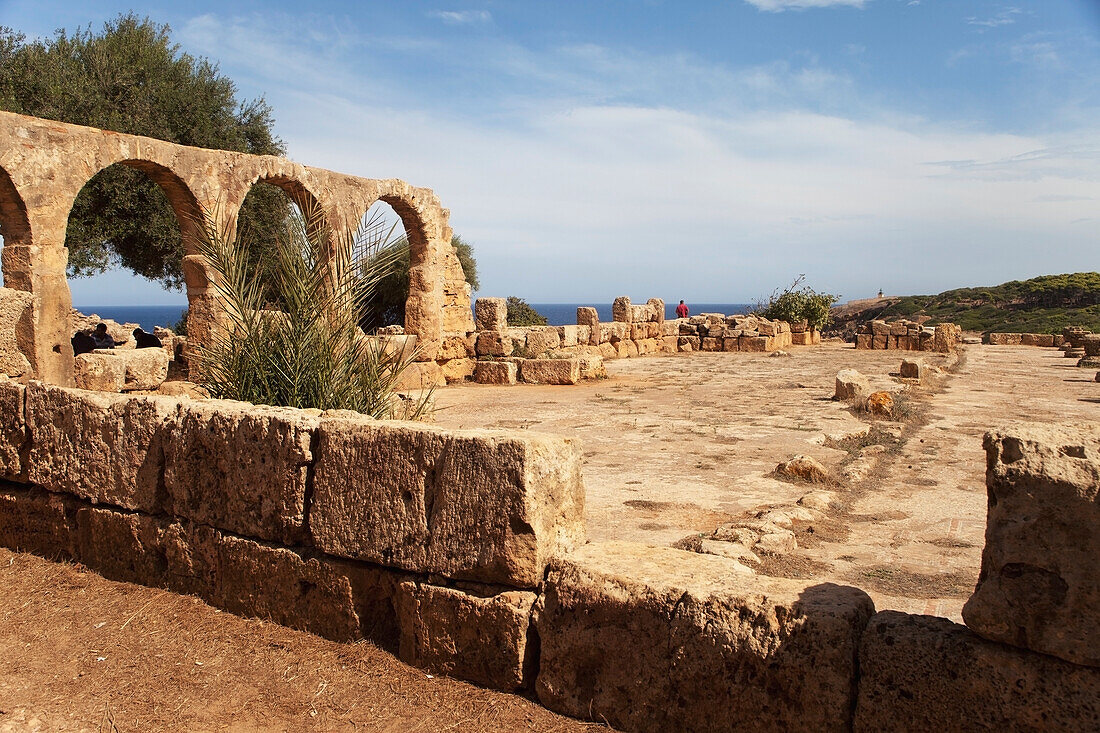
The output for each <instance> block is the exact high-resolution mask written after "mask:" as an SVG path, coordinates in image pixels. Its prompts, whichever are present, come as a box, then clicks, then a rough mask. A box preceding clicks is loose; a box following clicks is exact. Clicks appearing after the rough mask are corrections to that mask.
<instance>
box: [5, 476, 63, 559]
mask: <svg viewBox="0 0 1100 733" xmlns="http://www.w3.org/2000/svg"><path fill="white" fill-rule="evenodd" d="M69 503H70V502H69V501H67V500H66V499H65V498H64V497H62V496H61V495H60V494H54V493H50V492H48V491H43V490H42V489H39V488H36V487H21V486H16V485H14V484H5V485H0V546H3V547H7V548H9V549H12V550H17V551H19V552H31V553H34V554H35V555H40V556H42V557H47V558H50V559H64V560H69V559H72V558H73V538H72V526H71V524H70V521H69V518H68V513H67V512H66V507H67V505H68V504H69Z"/></svg>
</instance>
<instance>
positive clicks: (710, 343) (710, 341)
mask: <svg viewBox="0 0 1100 733" xmlns="http://www.w3.org/2000/svg"><path fill="white" fill-rule="evenodd" d="M700 350H701V351H721V350H722V342H721V341H719V340H718V339H716V338H712V337H710V336H707V337H706V338H704V339H703V342H702V347H701V348H700Z"/></svg>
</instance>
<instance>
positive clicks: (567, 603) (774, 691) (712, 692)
mask: <svg viewBox="0 0 1100 733" xmlns="http://www.w3.org/2000/svg"><path fill="white" fill-rule="evenodd" d="M737 565H738V564H737V563H736V561H734V560H731V559H728V558H724V557H718V556H715V555H704V554H698V553H694V552H683V551H680V550H674V549H672V548H663V547H650V546H645V545H638V544H633V543H627V542H607V543H598V544H589V545H585V546H584V547H582V548H580V549H579V550H577V551H576V552H574V553H573V554H571V555H566V556H559V557H557V558H555V559H554V561H553V562H552V563H551V566H550V571H549V573H548V575H547V580H546V586H545V594H544V604H545V605H544V608H543V610H542V612H541V614H540V615H539V617H538V619H537V621H536V624H537V627H538V632H539V638H540V640H541V658H540V665H539V674H538V680H537V682H536V690H537V693H538V696H539V700H540V701H541V702H542V703H543V704H544V705H546V706H547V707H549V708H550V709H552V710H556V711H558V712H561V713H564V714H567V715H572V716H575V717H580V718H586V719H591V720H599V721H606V722H607V723H608V724H610V725H611V726H613V727H615V728H619V729H622V730H631V731H669V730H677V731H681V730H682V731H704V730H706V731H714V730H838V731H839V730H847V729H849V728H850V725H851V714H852V710H851V708H852V700H854V699H855V694H856V651H857V647H858V644H859V636H860V633H861V632H862V630H863V628H864V626H865V625H866V624H867V620H868V619H869V618H870V617H871V615H872V614H873V613H874V606H873V604H872V603H871V599H870V598H868V597H867V594H866V593H864V592H863V591H861V590H859V589H857V588H849V587H843V586H837V585H832V584H827V583H823V584H818V585H812V586H808V585H806V584H805V583H800V582H796V581H790V580H783V579H778V578H768V577H765V576H753V575H750V574H747V573H744V572H740V571H739V569H738V567H737ZM655 642H657V643H655Z"/></svg>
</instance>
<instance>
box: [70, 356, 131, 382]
mask: <svg viewBox="0 0 1100 733" xmlns="http://www.w3.org/2000/svg"><path fill="white" fill-rule="evenodd" d="M73 378H74V380H75V382H76V386H77V387H78V388H80V389H86V390H90V391H93V392H121V391H122V387H123V385H124V384H126V363H125V362H124V361H123V360H122V359H120V358H119V357H118V356H116V355H114V354H99V353H91V354H78V355H77V356H76V358H75V359H74V360H73Z"/></svg>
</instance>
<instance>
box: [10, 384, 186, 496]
mask: <svg viewBox="0 0 1100 733" xmlns="http://www.w3.org/2000/svg"><path fill="white" fill-rule="evenodd" d="M178 404H179V402H178V400H176V399H174V398H171V397H160V396H141V397H130V396H125V395H119V394H108V393H105V392H90V391H85V390H79V389H66V388H62V387H52V386H49V385H44V384H40V383H37V382H32V383H31V384H30V385H28V386H27V418H26V419H27V429H28V430H29V432H30V436H31V441H30V451H29V453H28V455H27V480H28V481H30V482H31V483H34V484H37V485H39V486H41V487H43V488H45V489H49V490H50V491H60V492H67V493H70V494H73V495H74V496H78V497H81V498H84V499H88V500H89V501H92V502H96V503H104V504H114V505H116V506H120V507H124V508H127V509H140V510H142V511H147V512H151V513H155V512H158V511H161V510H162V509H163V496H162V495H161V494H162V492H161V490H160V479H161V474H162V471H163V468H164V452H165V449H166V447H167V446H168V445H169V444H172V445H175V444H176V442H177V437H176V436H175V435H173V438H172V440H171V441H169V440H168V428H169V425H168V423H169V420H170V419H171V418H172V417H173V416H174V415H175V412H176V409H177V405H178Z"/></svg>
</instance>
